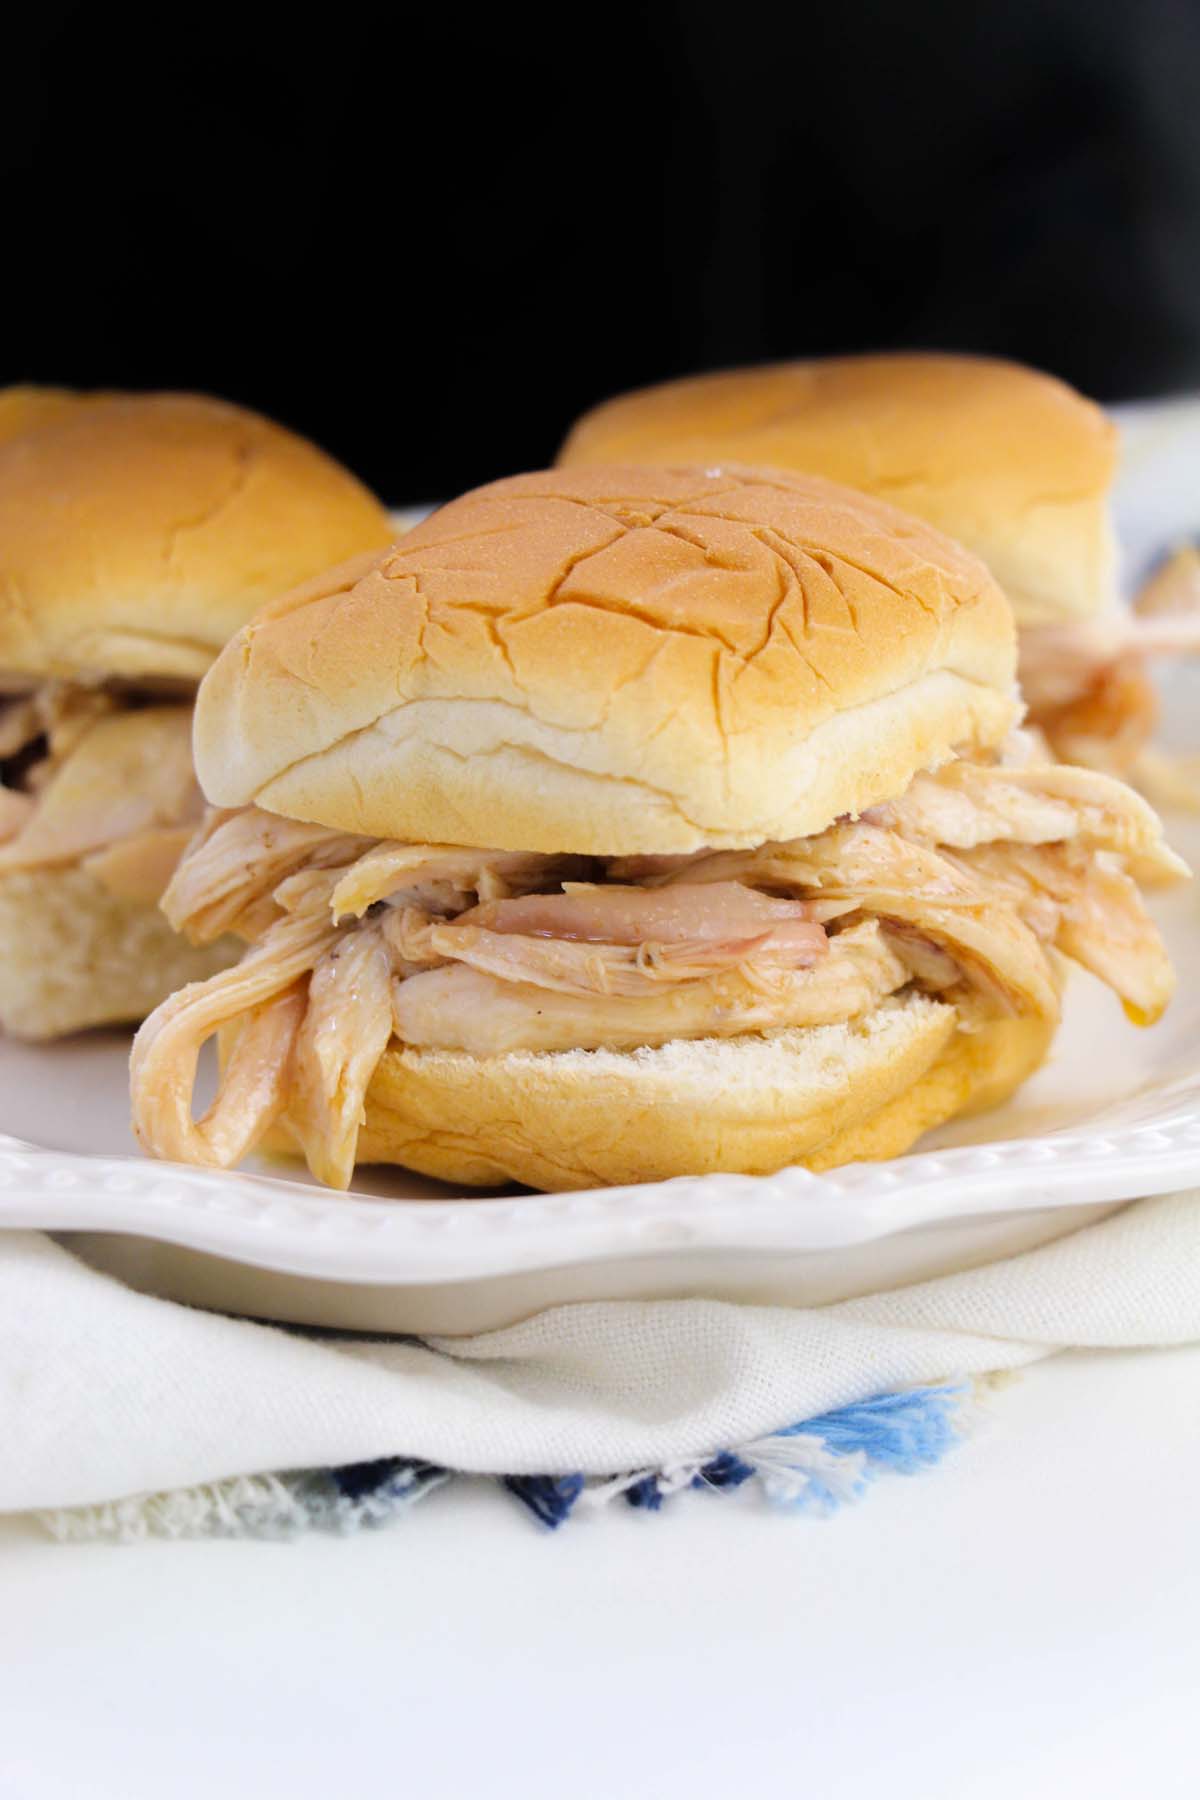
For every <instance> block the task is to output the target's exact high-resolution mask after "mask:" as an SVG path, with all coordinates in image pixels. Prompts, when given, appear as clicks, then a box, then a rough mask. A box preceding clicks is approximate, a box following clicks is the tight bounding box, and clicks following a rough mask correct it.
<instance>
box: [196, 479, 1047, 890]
mask: <svg viewBox="0 0 1200 1800" xmlns="http://www.w3.org/2000/svg"><path fill="white" fill-rule="evenodd" d="M1014 672H1015V651H1014V634H1013V626H1012V617H1011V613H1010V611H1009V608H1008V605H1007V603H1006V602H1005V600H1004V597H1003V595H1002V594H1001V593H1000V591H999V589H998V588H997V586H996V584H995V583H994V582H993V581H992V579H991V578H990V576H989V575H988V573H987V571H986V570H985V569H984V567H983V565H982V564H981V563H979V562H977V561H976V559H975V558H974V557H972V556H970V555H968V554H967V552H965V551H964V550H962V549H961V548H960V547H959V546H958V545H957V544H954V543H951V542H950V540H949V539H947V538H944V537H941V536H940V535H939V534H938V533H937V532H935V531H933V530H931V529H930V528H929V527H928V526H927V525H924V524H922V523H920V522H919V521H917V520H914V519H911V518H908V517H907V516H905V515H904V514H902V513H899V512H896V511H894V510H893V509H892V508H891V507H889V506H886V505H884V504H883V503H881V502H880V501H878V500H874V499H870V498H868V497H866V496H864V495H861V494H855V493H851V492H849V491H848V490H846V489H843V488H837V487H834V486H832V485H831V484H829V483H828V482H824V481H820V480H817V479H815V478H813V477H809V476H800V475H789V474H781V473H779V472H778V471H774V472H773V471H766V472H763V471H754V470H750V469H740V468H728V469H724V470H716V471H714V470H709V471H702V470H697V469H653V468H635V469H571V470H557V471H555V470H552V471H550V472H549V473H546V474H538V475H520V476H515V477H513V478H512V479H510V480H507V481H498V482H495V483H494V484H493V485H491V486H490V487H485V488H480V489H477V490H476V491H475V492H473V493H469V494H466V495H464V496H463V498H462V499H460V500H456V501H454V502H452V503H451V504H450V505H449V506H445V507H443V508H442V509H441V510H440V511H439V512H437V513H435V514H434V515H433V516H432V517H431V518H430V519H428V520H426V521H425V522H424V523H422V524H420V525H418V526H416V528H415V529H414V530H413V531H411V532H409V534H408V535H407V537H405V538H404V539H403V540H402V542H400V543H399V544H397V545H396V546H395V547H394V548H393V549H391V550H389V551H388V552H387V553H386V554H385V555H383V556H381V557H378V558H376V559H374V560H373V561H372V562H370V563H367V562H362V563H359V564H358V565H356V566H355V567H353V568H350V569H347V570H345V571H341V572H339V573H336V574H335V575H333V576H331V577H329V578H326V579H324V580H317V581H314V582H312V583H310V584H309V585H308V586H307V587H304V588H301V589H299V590H298V591H297V592H296V593H294V594H291V595H288V596H286V597H284V598H283V599H281V600H279V601H277V602H275V603H273V604H271V605H269V606H268V607H266V608H265V609H264V611H263V612H262V613H260V614H259V616H258V618H257V619H256V620H254V621H253V622H252V623H251V624H250V625H249V626H247V627H246V628H245V629H244V630H243V631H241V632H239V634H238V635H237V637H236V638H234V639H233V641H232V643H230V644H229V645H228V646H227V647H226V649H225V650H224V652H223V653H222V655H221V657H220V658H219V660H218V661H217V663H216V665H215V666H214V668H213V670H212V672H211V674H210V675H209V676H208V678H207V679H206V680H205V682H204V683H203V685H202V687H201V689H200V693H199V697H198V701H197V709H196V735H195V752H196V767H197V772H198V774H199V777H200V781H201V785H202V786H203V788H204V790H205V792H206V794H207V795H208V798H209V799H210V800H211V801H213V802H214V803H215V804H217V805H219V806H243V805H246V804H247V803H249V802H255V803H257V804H258V805H259V806H262V807H264V808H265V809H267V810H268V811H270V812H276V813H281V814H283V815H285V816H287V817H290V818H296V819H304V820H310V821H315V822H317V823H319V824H323V825H328V826H332V827H334V828H336V829H338V830H344V831H352V832H361V833H364V834H366V835H368V836H372V837H391V838H400V839H406V840H411V841H416V842H426V843H429V842H433V843H437V842H449V843H454V844H477V845H487V846H494V847H497V848H501V849H513V850H532V851H547V852H554V851H579V852H584V853H596V854H612V855H615V854H620V853H634V852H639V851H660V852H670V851H688V850H694V849H696V848H698V847H699V846H701V845H704V844H711V845H731V846H737V845H753V844H759V843H762V842H763V841H764V840H766V839H771V838H792V837H803V836H807V835H809V834H810V833H813V832H817V831H821V830H823V829H824V828H825V827H826V826H827V825H829V824H830V822H831V821H832V820H833V819H834V818H836V817H837V816H838V815H840V814H843V813H855V812H858V811H860V810H861V809H862V808H864V807H866V806H869V805H871V804H872V803H873V802H875V801H878V800H881V799H883V798H885V797H887V796H889V795H894V794H898V793H900V792H901V791H902V790H903V789H904V788H905V787H907V785H908V783H909V781H910V779H911V778H912V776H913V774H914V773H915V772H916V771H917V770H918V769H921V768H925V767H928V766H931V765H933V764H936V763H937V762H939V761H941V760H944V759H945V758H946V757H947V756H948V755H949V754H950V753H951V752H952V750H953V749H954V748H955V747H956V746H961V745H986V744H994V743H996V742H998V741H999V740H1000V739H1001V738H1003V737H1004V735H1005V734H1006V733H1007V731H1008V730H1009V728H1010V726H1011V725H1012V723H1013V722H1014V719H1015V717H1016V711H1017V708H1016V701H1015V698H1014V685H1013V684H1014Z"/></svg>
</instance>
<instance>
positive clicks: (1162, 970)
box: [963, 844, 1175, 1025]
mask: <svg viewBox="0 0 1200 1800" xmlns="http://www.w3.org/2000/svg"><path fill="white" fill-rule="evenodd" d="M963 860H964V862H969V863H970V864H971V865H972V866H973V867H975V868H977V869H979V870H980V871H981V872H982V873H983V874H984V875H985V877H986V878H988V879H990V880H992V881H993V882H994V883H995V884H996V886H997V888H998V889H1002V890H1003V891H1004V892H1006V893H1007V894H1008V895H1009V896H1010V897H1011V899H1012V900H1013V902H1014V903H1015V904H1017V905H1019V906H1020V907H1021V909H1022V910H1023V912H1024V913H1025V916H1026V918H1027V919H1029V920H1030V922H1031V923H1032V924H1033V926H1034V929H1035V930H1037V931H1038V932H1039V934H1040V935H1042V936H1044V937H1046V938H1047V939H1048V940H1049V941H1050V942H1052V943H1053V944H1054V945H1055V946H1056V948H1057V949H1059V950H1061V952H1062V953H1063V955H1064V956H1069V957H1071V958H1073V960H1074V961H1075V962H1078V963H1081V964H1082V965H1083V967H1084V968H1085V969H1090V970H1091V972H1092V974H1093V975H1097V976H1098V977H1099V978H1100V980H1101V981H1103V982H1104V983H1105V984H1106V985H1107V986H1108V987H1110V988H1112V990H1113V992H1114V993H1115V994H1117V995H1119V997H1120V999H1121V1000H1122V1002H1123V1003H1124V1006H1125V1010H1126V1012H1127V1013H1128V1014H1129V1017H1130V1018H1131V1019H1132V1020H1133V1021H1134V1022H1135V1023H1136V1024H1139V1025H1151V1024H1153V1023H1154V1021H1155V1020H1156V1019H1157V1018H1159V1017H1160V1016H1161V1014H1162V1012H1163V1010H1164V1009H1165V1007H1166V1005H1167V1003H1168V1001H1169V1000H1170V998H1171V995H1172V993H1173V992H1174V988H1175V972H1174V970H1173V969H1172V967H1171V961H1170V958H1169V957H1168V955H1167V952H1166V948H1165V946H1164V944H1163V941H1162V939H1161V937H1160V936H1159V934H1158V931H1157V929H1156V927H1155V925H1154V924H1153V922H1152V920H1151V919H1150V918H1149V917H1148V915H1147V913H1146V909H1145V905H1144V903H1143V901H1142V896H1141V894H1140V893H1139V892H1138V889H1137V887H1136V885H1135V884H1134V882H1133V881H1131V880H1130V878H1129V876H1128V875H1127V874H1125V872H1124V870H1122V869H1120V868H1118V867H1116V866H1115V865H1114V864H1113V863H1111V862H1110V861H1104V860H1101V859H1099V858H1097V857H1095V856H1088V855H1086V854H1081V853H1080V852H1079V851H1078V850H1073V849H1072V848H1071V847H1070V846H1069V845H1063V844H1054V845H1011V846H1010V845H990V846H981V847H980V848H979V849H977V850H972V851H966V852H964V853H963Z"/></svg>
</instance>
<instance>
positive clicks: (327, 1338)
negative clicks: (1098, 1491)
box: [0, 1191, 1200, 1535]
mask: <svg viewBox="0 0 1200 1800" xmlns="http://www.w3.org/2000/svg"><path fill="white" fill-rule="evenodd" d="M1193 1339H1200V1192H1195V1191H1193V1192H1189V1193H1186V1194H1178V1195H1174V1196H1166V1197H1163V1198H1159V1199H1153V1200H1145V1201H1141V1202H1138V1203H1137V1204H1135V1205H1132V1206H1129V1207H1127V1208H1125V1209H1124V1210H1123V1211H1121V1212H1118V1213H1115V1214H1112V1215H1110V1216H1109V1217H1107V1218H1106V1219H1104V1220H1103V1221H1101V1222H1100V1223H1098V1224H1094V1225H1092V1226H1090V1227H1087V1228H1085V1229H1082V1230H1080V1231H1078V1232H1076V1233H1075V1234H1074V1235H1073V1236H1070V1237H1066V1238H1063V1239H1060V1240H1059V1241H1058V1242H1056V1243H1053V1244H1050V1245H1047V1246H1044V1247H1043V1248H1041V1249H1037V1250H1032V1251H1029V1252H1027V1253H1025V1254H1024V1255H1021V1256H1016V1257H1013V1258H1010V1259H1008V1260H1006V1261H1003V1262H998V1263H994V1264H991V1265H990V1266H987V1267H984V1268H979V1269H973V1270H970V1271H969V1272H966V1273H963V1274H957V1275H947V1276H943V1277H940V1278H939V1279H937V1280H932V1281H927V1282H922V1283H919V1284H917V1285H915V1286H912V1287H907V1288H901V1289H898V1290H895V1291H893V1292H888V1293H879V1294H875V1295H871V1296H869V1297H866V1298H861V1299H856V1300H850V1301H844V1302H840V1303H838V1304H834V1305H829V1306H824V1307H819V1308H808V1309H805V1308H787V1307H780V1306H749V1305H735V1304H728V1303H724V1302H715V1301H703V1300H666V1301H639V1302H604V1303H587V1304H574V1305H568V1306H561V1307H557V1308H553V1309H551V1310H549V1311H547V1312H544V1313H541V1314H539V1315H538V1316H536V1317H534V1318H532V1319H529V1320H527V1321H525V1322H524V1323H522V1324H519V1325H514V1326H511V1327H508V1328H506V1329H503V1330H499V1331H490V1332H485V1333H482V1334H480V1335H479V1336H476V1337H471V1338H453V1339H429V1340H426V1341H421V1342H418V1341H414V1340H405V1339H390V1340H366V1339H361V1338H352V1337H336V1336H331V1335H329V1334H313V1333H304V1332H300V1331H298V1330H293V1329H283V1328H279V1327H274V1326H268V1325H259V1324H253V1323H249V1322H247V1321H244V1320H238V1319H230V1318H225V1317H222V1316H220V1315H217V1314H213V1313H204V1312H200V1311H196V1310H193V1309H191V1308H189V1307H185V1306H180V1305H176V1304H173V1303H171V1302H167V1301H162V1300H155V1299H151V1298H148V1297H146V1296H144V1295H141V1294H137V1293H135V1292H133V1291H132V1290H130V1289H128V1288H126V1287H124V1286H123V1285H122V1284H121V1283H119V1282H118V1281H116V1280H114V1279H113V1278H112V1277H110V1276H107V1275H102V1274H99V1273H97V1272H96V1271H94V1270H93V1269H91V1268H89V1267H88V1266H87V1265H86V1264H85V1263H83V1262H82V1261H81V1260H80V1259H79V1258H78V1257H76V1256H75V1255H73V1254H72V1253H71V1252H70V1251H69V1250H67V1249H65V1248H63V1247H62V1246H60V1245H59V1244H57V1243H55V1242H54V1241H52V1240H51V1239H49V1238H46V1237H43V1236H40V1235H38V1234H35V1233H16V1232H14V1233H10V1234H7V1235H0V1510H2V1511H24V1510H28V1509H36V1510H38V1511H40V1512H42V1513H43V1514H48V1515H50V1523H51V1525H52V1527H53V1528H55V1529H57V1530H58V1531H59V1532H61V1533H63V1534H65V1535H70V1534H72V1533H75V1534H93V1535H95V1534H103V1533H109V1534H116V1535H138V1534H139V1533H142V1532H145V1531H148V1530H154V1529H159V1530H166V1531H186V1530H197V1529H200V1530H214V1529H218V1530H245V1529H268V1530H273V1529H284V1528H289V1527H292V1526H295V1525H298V1524H304V1523H314V1522H315V1523H326V1524H328V1523H333V1524H342V1525H352V1524H357V1523H364V1522H366V1523H369V1522H372V1520H374V1519H378V1518H382V1517H385V1516H390V1515H391V1514H392V1513H394V1512H395V1510H397V1509H398V1508H399V1507H400V1506H402V1505H403V1504H406V1503H408V1502H410V1501H411V1500H412V1499H414V1498H418V1497H420V1496H421V1495H422V1494H424V1493H426V1492H428V1491H430V1490H431V1489H432V1488H433V1487H434V1486H436V1485H437V1484H438V1483H439V1482H440V1481H442V1480H445V1479H447V1478H448V1476H449V1475H451V1474H454V1473H462V1474H480V1475H490V1476H496V1477H500V1478H504V1479H505V1480H506V1482H507V1484H508V1485H509V1486H510V1487H511V1488H512V1489H513V1491H514V1492H515V1493H517V1494H518V1495H519V1496H520V1497H521V1498H523V1499H525V1500H526V1501H527V1503H529V1504H530V1505H531V1506H532V1508H533V1510H534V1511H535V1512H536V1513H537V1514H538V1516H539V1517H542V1518H544V1519H546V1521H547V1522H548V1523H555V1522H557V1520H558V1518H559V1517H561V1516H563V1514H564V1513H565V1512H566V1511H568V1510H569V1509H570V1507H571V1506H572V1505H573V1504H574V1503H575V1502H576V1501H578V1500H579V1499H581V1498H582V1499H584V1500H587V1499H588V1498H594V1497H599V1498H606V1497H609V1496H610V1495H613V1494H616V1493H624V1494H625V1495H626V1497H628V1498H632V1499H634V1500H635V1501H636V1502H639V1503H642V1504H650V1505H656V1504H658V1503H659V1502H660V1501H661V1499H662V1498H663V1497H664V1496H665V1495H666V1494H668V1493H670V1492H672V1491H675V1490H676V1489H678V1488H680V1487H683V1486H687V1485H694V1484H697V1483H698V1484H699V1485H704V1486H708V1487H710V1488H715V1489H721V1488H726V1487H732V1486H736V1485H738V1483H739V1482H740V1481H742V1480H744V1479H746V1478H747V1477H748V1476H751V1475H753V1476H756V1477H758V1478H759V1479H761V1480H762V1481H763V1482H764V1483H765V1485H766V1487H767V1489H768V1491H769V1492H770V1491H773V1492H774V1493H775V1494H776V1496H777V1497H778V1496H782V1497H784V1498H786V1499H789V1500H791V1501H793V1502H795V1503H798V1504H809V1505H816V1506H818V1507H820V1508H823V1509H826V1510H827V1509H828V1508H829V1507H830V1506H832V1505H834V1504H836V1503H837V1501H838V1500H839V1499H840V1498H844V1497H847V1496H848V1495H849V1494H851V1493H855V1492H857V1491H859V1490H860V1489H861V1488H862V1486H863V1485H864V1483H865V1481H866V1480H867V1479H869V1478H870V1476H871V1475H872V1474H873V1473H875V1472H877V1471H878V1469H880V1468H882V1467H884V1466H888V1465H889V1464H890V1466H893V1467H897V1468H901V1469H913V1468H917V1467H920V1466H922V1465H923V1464H925V1463H928V1462H932V1461H934V1460H936V1459H937V1457H938V1456H939V1455H940V1454H941V1452H942V1450H943V1449H944V1448H945V1447H946V1446H947V1445H948V1444H949V1442H951V1441H952V1440H953V1436H954V1429H955V1427H954V1416H953V1415H954V1410H955V1407H956V1405H957V1404H958V1401H959V1397H960V1396H961V1395H962V1393H963V1391H964V1387H965V1386H966V1385H968V1384H969V1380H970V1378H972V1377H979V1376H983V1375H987V1374H989V1373H991V1372H995V1371H999V1370H1006V1369H1014V1368H1017V1367H1019V1366H1021V1365H1023V1364H1026V1363H1029V1362H1032V1361H1035V1360H1036V1359H1038V1358H1040V1357H1044V1356H1047V1355H1050V1354H1052V1353H1053V1352H1054V1351H1057V1350H1061V1349H1065V1348H1068V1347H1073V1346H1092V1347H1118V1346H1119V1347H1129V1346H1137V1345H1145V1346H1152V1345H1168V1344H1179V1343H1184V1342H1187V1341H1189V1340H1193ZM931 1384H932V1385H931ZM330 1472H332V1474H331V1473H330ZM69 1509H84V1510H82V1511H71V1510H69Z"/></svg>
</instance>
